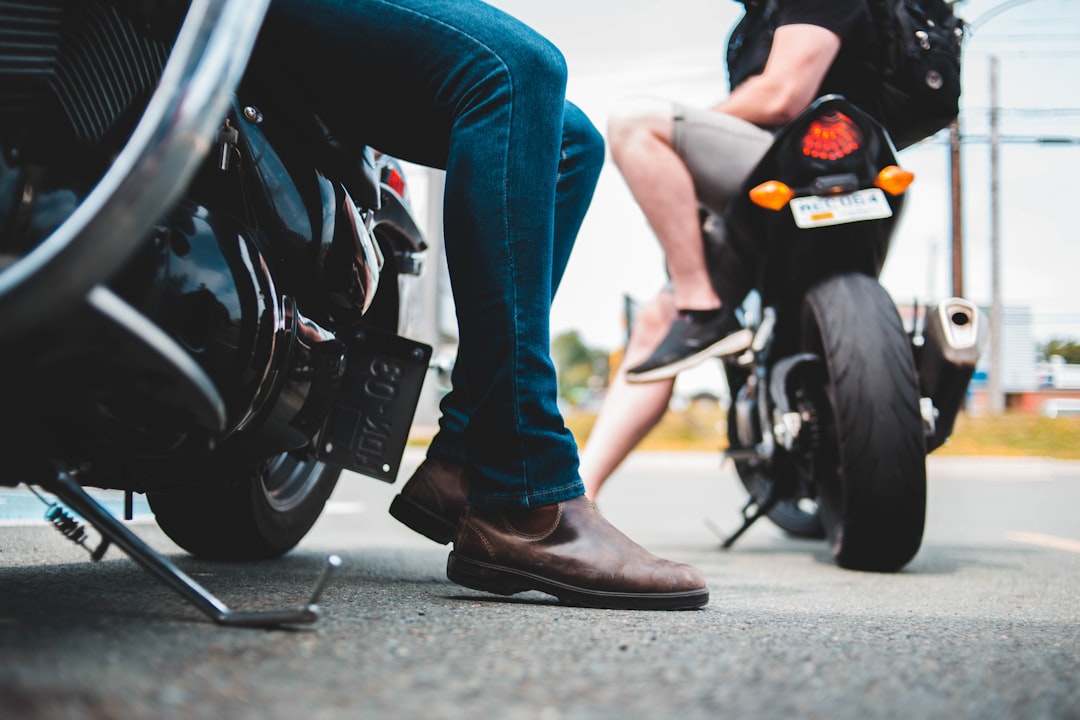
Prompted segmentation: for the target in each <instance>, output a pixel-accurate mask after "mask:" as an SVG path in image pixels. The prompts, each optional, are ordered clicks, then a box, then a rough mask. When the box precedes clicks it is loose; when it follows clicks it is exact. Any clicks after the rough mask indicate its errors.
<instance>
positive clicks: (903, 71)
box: [866, 0, 964, 148]
mask: <svg viewBox="0 0 1080 720" xmlns="http://www.w3.org/2000/svg"><path fill="white" fill-rule="evenodd" d="M866 3H867V6H868V7H869V9H870V16H871V18H872V20H873V22H874V26H875V28H876V29H877V32H878V36H879V44H878V53H877V57H875V58H873V59H872V61H871V70H872V72H873V73H874V74H875V75H876V76H877V77H878V78H880V81H881V86H880V89H879V94H878V103H879V106H878V108H876V110H877V114H878V115H879V117H878V119H879V120H881V121H882V123H883V124H884V125H885V126H886V127H887V128H889V134H890V135H891V136H892V139H893V143H894V144H895V145H896V147H897V148H905V147H907V146H909V145H912V144H913V143H916V142H918V141H920V140H922V139H923V138H927V137H929V136H931V135H933V134H934V133H936V132H937V131H939V130H941V129H942V128H944V127H947V126H948V125H949V123H950V122H952V121H953V119H954V118H955V117H956V116H957V114H958V113H959V111H960V50H961V46H962V43H963V39H964V21H963V20H961V19H960V18H958V17H956V15H955V14H953V10H952V5H951V3H948V2H946V1H945V0H866Z"/></svg>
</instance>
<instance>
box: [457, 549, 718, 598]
mask: <svg viewBox="0 0 1080 720" xmlns="http://www.w3.org/2000/svg"><path fill="white" fill-rule="evenodd" d="M446 576H447V577H448V578H450V580H452V581H453V582H455V583H457V584H458V585H463V586H465V587H467V588H471V589H473V590H482V591H484V592H489V593H494V594H495V595H514V594H516V593H520V592H527V591H529V590H537V591H539V592H542V593H547V594H548V595H554V596H555V597H557V598H558V599H559V602H561V603H563V604H564V605H574V606H576V607H588V608H603V609H607V610H693V609H696V608H699V607H702V606H704V605H706V604H707V603H708V602H709V591H708V590H707V589H703V590H687V591H684V592H673V593H620V592H609V591H603V590H589V589H587V588H582V587H577V586H574V585H568V584H566V583H562V582H559V581H557V580H549V579H547V578H543V577H540V576H539V575H535V574H533V573H529V572H525V571H524V570H515V569H513V568H508V567H502V566H500V565H492V564H490V563H486V562H482V561H480V560H473V559H472V558H467V557H463V556H461V555H458V554H457V553H454V552H451V553H450V557H449V558H447V560H446Z"/></svg>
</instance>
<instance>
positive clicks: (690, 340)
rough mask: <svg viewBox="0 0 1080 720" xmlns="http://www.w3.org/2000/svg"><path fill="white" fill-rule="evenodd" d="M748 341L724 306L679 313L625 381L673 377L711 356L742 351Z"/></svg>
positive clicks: (749, 337) (747, 332) (748, 334)
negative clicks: (654, 349) (658, 344)
mask: <svg viewBox="0 0 1080 720" xmlns="http://www.w3.org/2000/svg"><path fill="white" fill-rule="evenodd" d="M751 339H753V334H752V333H751V332H750V331H749V330H747V329H746V328H744V327H743V326H742V325H741V324H740V323H739V321H738V319H737V318H736V317H735V313H734V312H732V311H731V310H729V309H728V306H726V305H725V306H724V307H721V308H719V309H717V310H680V311H679V314H678V315H677V316H676V317H675V320H674V322H672V323H671V329H670V330H668V334H667V336H665V337H664V340H663V342H661V343H660V346H659V347H657V348H656V351H655V352H653V354H652V355H651V356H649V358H648V359H647V360H645V362H643V363H641V364H639V365H636V366H634V367H632V368H630V369H628V370H627V371H626V379H627V380H629V381H630V382H652V381H653V380H663V379H665V378H672V377H675V376H676V375H678V374H679V373H680V372H682V371H683V370H686V369H687V368H691V367H693V366H695V365H697V364H699V363H701V362H703V361H705V360H707V359H709V358H711V357H721V356H724V355H734V354H735V353H738V352H742V351H743V350H745V349H746V348H748V347H750V341H751Z"/></svg>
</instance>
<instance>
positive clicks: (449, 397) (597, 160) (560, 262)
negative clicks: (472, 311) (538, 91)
mask: <svg viewBox="0 0 1080 720" xmlns="http://www.w3.org/2000/svg"><path fill="white" fill-rule="evenodd" d="M603 164H604V139H603V136H601V135H600V133H599V132H598V131H597V129H596V127H595V126H594V125H593V124H592V122H591V121H590V120H589V119H588V117H587V116H586V115H585V114H584V113H583V112H582V111H581V110H580V109H579V108H578V107H577V106H575V105H573V104H572V103H569V102H568V103H566V108H565V111H564V115H563V135H562V147H561V152H560V156H559V176H558V179H557V180H556V183H555V225H554V241H555V242H554V248H553V255H552V266H551V291H552V296H553V297H554V293H555V292H557V291H558V287H559V284H560V282H561V281H562V276H563V272H564V271H565V270H566V265H567V262H568V261H569V259H570V251H571V250H572V249H573V246H574V241H575V240H576V239H577V234H578V231H579V230H580V229H581V223H582V221H583V220H584V218H585V213H586V211H587V210H588V208H589V203H590V202H592V197H593V192H594V191H595V189H596V182H597V180H598V179H599V177H600V170H601V168H602V167H603ZM464 382H465V380H464V378H463V377H462V373H460V372H458V371H457V368H456V367H455V368H454V372H453V374H452V381H451V385H452V389H451V390H450V392H448V393H447V394H446V395H445V396H444V397H443V399H442V402H441V403H440V404H439V409H440V416H439V431H438V432H437V433H436V434H435V437H434V438H432V440H431V445H430V446H429V448H428V457H432V458H436V459H439V460H443V461H446V462H452V463H457V464H463V463H464V462H465V447H464V433H465V425H466V424H467V422H468V415H467V412H466V409H465V407H464V404H465V403H464V398H465V393H464Z"/></svg>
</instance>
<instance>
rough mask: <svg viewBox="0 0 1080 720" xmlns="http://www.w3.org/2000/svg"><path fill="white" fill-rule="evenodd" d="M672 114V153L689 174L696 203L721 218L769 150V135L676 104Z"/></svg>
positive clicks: (734, 119) (732, 119)
mask: <svg viewBox="0 0 1080 720" xmlns="http://www.w3.org/2000/svg"><path fill="white" fill-rule="evenodd" d="M672 112H673V118H674V121H675V122H674V129H673V131H672V140H673V142H674V145H675V152H676V153H678V155H679V157H680V158H682V161H683V162H684V163H685V164H686V167H687V168H688V169H689V170H690V176H691V177H692V178H693V179H694V189H695V191H696V192H697V197H698V201H699V202H700V203H701V204H702V205H704V206H705V207H706V208H707V209H709V210H710V211H712V212H714V213H716V214H722V213H723V212H724V210H725V209H726V208H727V205H728V203H729V202H730V201H731V198H733V197H735V194H736V193H738V192H739V191H740V190H741V189H742V185H743V182H744V181H745V180H746V177H747V176H748V175H749V174H750V171H751V170H753V169H754V167H755V166H756V165H757V164H758V161H759V160H761V157H762V156H763V155H764V154H765V151H766V150H768V149H769V145H771V144H772V140H773V135H772V133H770V132H769V131H768V130H762V129H761V128H759V127H758V126H757V125H754V124H753V123H748V122H746V121H745V120H740V119H739V118H737V117H734V116H733V115H728V114H726V113H722V112H713V111H711V110H702V109H700V108H692V107H686V106H684V105H679V104H677V103H676V104H675V105H674V106H673V109H672Z"/></svg>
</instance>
